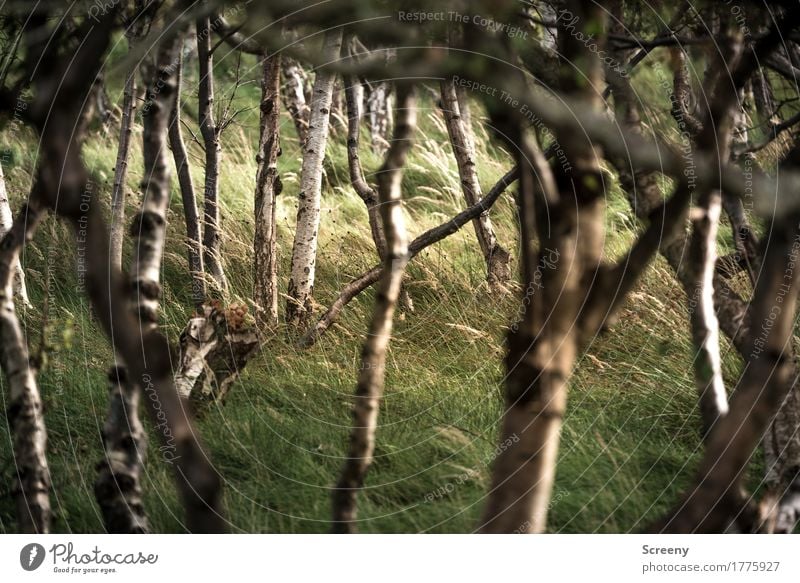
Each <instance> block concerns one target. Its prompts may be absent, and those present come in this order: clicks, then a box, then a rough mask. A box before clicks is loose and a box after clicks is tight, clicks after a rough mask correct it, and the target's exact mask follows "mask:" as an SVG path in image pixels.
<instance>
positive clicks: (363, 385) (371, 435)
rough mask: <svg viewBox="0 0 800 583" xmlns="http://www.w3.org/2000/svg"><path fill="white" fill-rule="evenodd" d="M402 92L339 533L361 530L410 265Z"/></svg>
mask: <svg viewBox="0 0 800 583" xmlns="http://www.w3.org/2000/svg"><path fill="white" fill-rule="evenodd" d="M399 90H400V98H399V100H398V101H399V108H400V110H399V115H400V118H399V120H398V124H397V129H396V131H395V135H394V139H393V140H392V144H391V146H390V148H389V150H388V152H387V155H386V160H385V162H384V164H383V167H382V168H381V170H380V172H379V174H378V176H379V179H378V180H379V182H378V192H379V196H380V203H381V218H382V219H383V226H384V232H385V233H386V249H387V253H386V258H385V260H384V270H383V276H382V279H381V283H380V287H379V289H378V293H377V296H376V299H375V308H374V311H373V316H372V321H371V323H370V328H369V332H368V333H367V339H366V341H365V342H364V347H363V349H362V353H361V355H362V356H361V369H360V372H359V375H358V386H357V388H356V402H355V404H354V406H353V422H354V423H353V428H352V430H351V433H350V444H349V448H348V454H347V460H346V461H345V464H344V467H343V468H342V472H341V475H340V476H339V481H338V482H337V484H336V489H335V490H334V491H333V531H334V532H343V533H354V532H356V530H357V528H356V496H357V494H358V491H359V490H360V489H361V487H362V486H363V484H364V478H365V476H366V473H367V470H368V469H369V466H370V464H371V463H372V456H373V453H374V450H375V432H376V429H377V419H378V406H379V403H380V399H381V395H382V394H383V385H384V380H385V368H386V349H387V347H388V345H389V338H390V337H391V334H392V323H393V317H394V311H395V306H396V304H397V299H398V297H399V295H400V287H401V285H402V281H403V272H404V271H405V267H406V264H407V263H408V246H407V241H406V230H405V222H404V219H403V208H402V203H401V195H402V193H401V188H400V183H401V180H402V174H403V167H404V166H405V163H406V158H407V156H408V151H409V150H410V149H411V139H412V137H413V133H414V130H415V128H416V110H415V103H414V97H413V93H412V92H411V88H410V87H408V86H405V85H403V86H401V87H400V88H399Z"/></svg>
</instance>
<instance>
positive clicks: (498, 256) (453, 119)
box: [440, 79, 511, 290]
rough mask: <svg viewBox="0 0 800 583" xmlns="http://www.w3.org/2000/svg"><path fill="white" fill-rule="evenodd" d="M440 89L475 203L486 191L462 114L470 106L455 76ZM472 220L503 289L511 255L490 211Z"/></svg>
mask: <svg viewBox="0 0 800 583" xmlns="http://www.w3.org/2000/svg"><path fill="white" fill-rule="evenodd" d="M440 91H441V98H442V110H443V112H444V119H445V123H446V125H447V133H448V135H449V136H450V144H451V146H452V148H453V154H454V155H455V158H456V164H457V166H458V176H459V178H460V180H461V190H462V192H463V193H464V198H465V199H466V201H467V206H472V205H473V204H475V203H476V202H477V201H478V200H480V198H481V196H482V193H481V185H480V181H479V180H478V173H477V171H476V159H475V156H476V154H475V146H474V136H473V133H472V126H471V125H469V124H467V123H465V120H464V116H463V115H462V111H464V110H466V109H468V104H467V102H466V101H465V100H463V97H462V101H463V102H461V103H460V100H459V95H458V92H457V91H456V85H455V82H454V81H453V80H452V79H446V80H443V81H441V84H440ZM467 117H468V116H467ZM472 224H473V226H474V227H475V235H476V236H477V238H478V244H479V245H480V248H481V252H482V253H483V257H484V260H485V261H486V273H487V281H488V282H489V286H490V288H491V289H493V290H498V289H502V286H503V285H505V284H506V283H508V281H509V280H510V279H511V265H510V263H511V256H510V255H509V253H508V251H506V250H505V249H503V247H502V246H501V245H500V244H499V243H498V242H497V237H496V236H495V233H494V228H493V226H492V221H491V219H490V218H489V213H488V212H486V213H484V214H482V215H481V216H480V217H478V218H477V219H475V220H474V221H472Z"/></svg>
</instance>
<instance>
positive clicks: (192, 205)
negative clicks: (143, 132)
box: [168, 54, 206, 308]
mask: <svg viewBox="0 0 800 583" xmlns="http://www.w3.org/2000/svg"><path fill="white" fill-rule="evenodd" d="M182 85H183V54H180V55H179V56H178V64H177V69H176V71H175V101H174V103H173V105H172V111H171V112H170V118H169V131H168V134H169V147H170V149H171V150H172V157H173V159H174V160H175V171H176V172H177V174H178V184H179V185H180V189H181V200H182V203H183V216H184V219H185V221H186V239H187V241H186V247H187V249H186V255H187V259H188V262H189V276H190V277H191V281H192V302H193V303H194V305H195V307H196V308H200V307H201V306H202V305H203V302H204V301H205V299H206V280H205V271H204V268H203V242H202V240H201V233H200V219H199V217H198V215H197V200H196V198H195V194H194V184H193V182H192V173H191V170H190V167H189V156H188V154H187V152H186V144H185V142H184V141H183V130H182V129H181V91H182Z"/></svg>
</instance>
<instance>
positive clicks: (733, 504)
mask: <svg viewBox="0 0 800 583" xmlns="http://www.w3.org/2000/svg"><path fill="white" fill-rule="evenodd" d="M799 220H800V216H796V215H795V216H790V217H787V218H785V219H778V220H776V221H774V222H773V224H772V226H771V228H770V230H769V232H770V233H772V237H771V241H770V245H769V247H768V248H767V251H766V255H765V257H764V262H763V269H762V273H761V277H759V280H758V284H757V286H756V290H755V293H754V297H753V303H752V305H753V310H754V311H753V322H755V323H758V324H759V326H758V335H755V336H752V337H751V339H750V347H751V350H750V355H751V356H750V358H749V361H748V364H747V367H746V368H745V371H744V374H743V375H742V379H741V381H740V383H739V384H738V387H737V389H736V391H735V393H734V394H733V397H732V398H731V403H730V411H729V413H728V414H727V415H726V416H725V417H723V418H721V419H720V420H719V421H718V424H717V427H716V428H715V430H714V431H713V432H712V433H711V435H710V436H709V439H708V440H707V443H706V449H705V452H704V455H703V459H702V461H701V463H700V468H699V470H698V473H697V476H696V478H695V480H694V481H693V484H692V485H691V486H690V487H689V488H688V489H687V493H686V494H685V495H684V496H683V497H682V498H681V500H680V502H679V503H678V504H677V505H676V507H675V509H674V510H673V511H671V512H670V513H669V514H668V515H667V516H666V517H665V518H664V519H663V520H660V521H658V522H657V523H655V524H654V525H653V526H652V527H651V530H652V531H654V532H673V533H679V532H683V533H694V532H706V533H713V532H721V531H722V530H724V529H725V528H726V527H727V524H728V521H729V520H730V519H731V517H734V516H736V515H737V514H738V513H739V512H741V510H742V508H741V506H740V499H739V496H738V495H737V494H738V492H739V489H738V486H739V485H740V484H741V481H742V477H743V474H744V470H745V468H746V467H747V464H748V463H749V461H750V458H751V456H752V454H753V451H754V449H755V447H756V446H757V445H758V443H759V440H760V439H761V438H762V436H763V435H764V433H765V431H766V430H767V427H768V425H769V423H770V422H771V420H772V419H773V417H774V415H775V413H776V412H777V411H778V408H779V407H780V406H781V404H782V403H783V402H784V400H785V399H786V396H787V393H788V391H789V389H790V387H791V386H792V385H791V380H792V379H791V378H790V375H791V371H792V366H793V363H792V358H791V357H790V353H791V343H792V334H793V325H794V313H795V308H796V304H797V294H798V291H800V285H798V283H799V278H798V276H797V273H796V271H797V270H796V269H795V266H796V265H797V263H798V261H800V245H798V243H797V237H798V231H797V224H798V221H799Z"/></svg>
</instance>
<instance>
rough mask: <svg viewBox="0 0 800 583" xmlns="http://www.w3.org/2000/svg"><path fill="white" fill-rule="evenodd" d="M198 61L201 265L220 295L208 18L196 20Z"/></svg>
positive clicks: (217, 147) (217, 150) (217, 159)
mask: <svg viewBox="0 0 800 583" xmlns="http://www.w3.org/2000/svg"><path fill="white" fill-rule="evenodd" d="M197 59H198V61H199V65H200V80H199V85H198V99H199V109H198V115H199V118H200V119H199V121H200V133H201V135H202V136H203V145H204V147H205V151H206V164H205V183H204V188H203V195H204V198H203V264H204V266H205V268H206V270H207V271H208V273H209V274H210V275H211V277H213V278H214V281H215V283H216V285H217V288H218V289H219V291H220V292H221V293H223V294H224V293H226V292H227V287H228V284H227V281H226V280H225V273H224V272H223V269H222V257H221V256H220V230H219V220H220V217H219V171H220V157H221V147H220V141H219V130H218V128H217V125H216V123H215V121H214V60H213V57H212V55H211V24H210V19H209V17H208V16H206V17H203V18H199V19H198V20H197Z"/></svg>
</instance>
